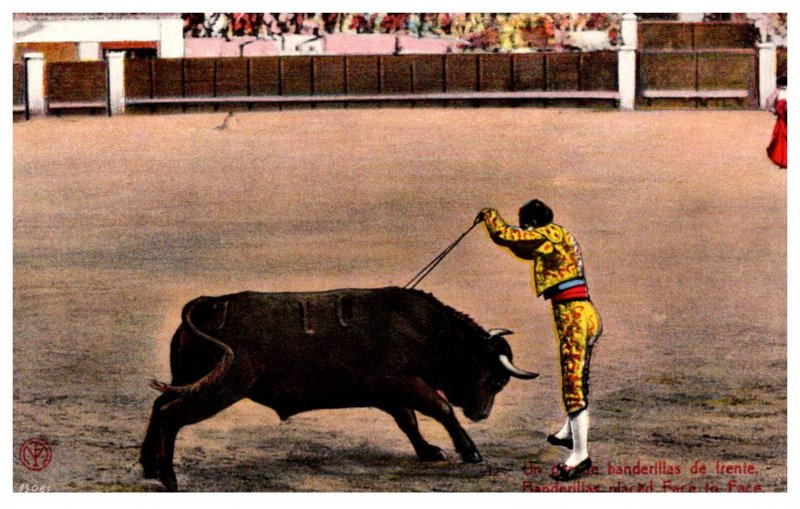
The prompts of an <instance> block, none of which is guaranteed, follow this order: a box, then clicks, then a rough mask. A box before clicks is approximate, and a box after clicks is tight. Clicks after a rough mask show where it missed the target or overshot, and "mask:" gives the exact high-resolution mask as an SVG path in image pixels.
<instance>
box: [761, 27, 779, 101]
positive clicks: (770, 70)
mask: <svg viewBox="0 0 800 509" xmlns="http://www.w3.org/2000/svg"><path fill="white" fill-rule="evenodd" d="M777 74H778V51H777V45H776V44H775V43H774V42H762V43H758V96H759V105H760V107H761V109H762V110H763V109H766V108H767V98H768V97H769V96H770V95H771V94H772V92H774V91H775V80H776V79H777Z"/></svg>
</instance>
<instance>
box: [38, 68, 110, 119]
mask: <svg viewBox="0 0 800 509" xmlns="http://www.w3.org/2000/svg"><path fill="white" fill-rule="evenodd" d="M45 76H46V77H45V83H46V86H45V91H46V92H45V97H47V107H48V109H50V110H54V111H58V110H62V109H68V108H80V109H98V108H106V106H107V84H106V64H105V62H53V63H50V64H47V66H46V73H45Z"/></svg>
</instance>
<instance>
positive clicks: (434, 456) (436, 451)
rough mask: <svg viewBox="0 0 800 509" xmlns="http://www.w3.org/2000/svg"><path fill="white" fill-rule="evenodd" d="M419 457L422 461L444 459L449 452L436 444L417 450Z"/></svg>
mask: <svg viewBox="0 0 800 509" xmlns="http://www.w3.org/2000/svg"><path fill="white" fill-rule="evenodd" d="M417 458H419V460H420V461H444V460H446V459H447V454H445V452H444V451H443V450H441V449H440V448H439V447H436V446H435V445H429V446H428V447H426V448H425V449H424V450H420V451H417Z"/></svg>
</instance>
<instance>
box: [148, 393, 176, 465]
mask: <svg viewBox="0 0 800 509" xmlns="http://www.w3.org/2000/svg"><path fill="white" fill-rule="evenodd" d="M176 397H177V396H175V395H174V394H162V395H161V396H159V397H157V398H156V401H155V402H154V403H153V411H152V413H151V414H150V423H149V424H148V425H147V433H146V434H145V437H144V442H142V449H141V454H140V455H139V463H140V464H141V465H142V468H143V469H144V476H145V477H146V478H148V479H153V478H155V477H158V472H157V467H158V464H157V461H156V454H157V453H158V447H159V439H160V434H161V407H162V406H164V405H165V404H166V403H169V402H170V401H172V400H174V399H175V398H176Z"/></svg>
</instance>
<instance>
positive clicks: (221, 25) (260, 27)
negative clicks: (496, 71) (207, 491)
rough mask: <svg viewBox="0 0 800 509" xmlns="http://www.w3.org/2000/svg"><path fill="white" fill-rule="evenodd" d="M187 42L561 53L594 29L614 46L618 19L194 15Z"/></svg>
mask: <svg viewBox="0 0 800 509" xmlns="http://www.w3.org/2000/svg"><path fill="white" fill-rule="evenodd" d="M183 20H184V36H185V37H225V38H231V37H242V36H254V37H258V38H263V39H266V38H271V39H274V38H275V37H280V36H282V35H290V34H291V35H293V34H299V35H309V36H323V35H325V34H334V33H354V34H376V33H377V34H396V35H408V36H415V37H442V38H452V39H454V40H458V41H459V45H458V46H459V47H460V48H461V49H463V50H465V51H469V50H484V51H516V50H536V49H559V48H564V47H565V46H567V42H566V37H565V36H566V34H567V33H569V32H575V31H582V30H598V31H603V32H605V33H607V34H608V39H609V41H610V43H611V44H615V43H616V39H617V34H618V30H619V22H620V19H619V15H618V14H608V13H571V14H565V13H515V14H496V13H436V14H432V13H349V14H348V13H294V14H288V13H194V14H183Z"/></svg>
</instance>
